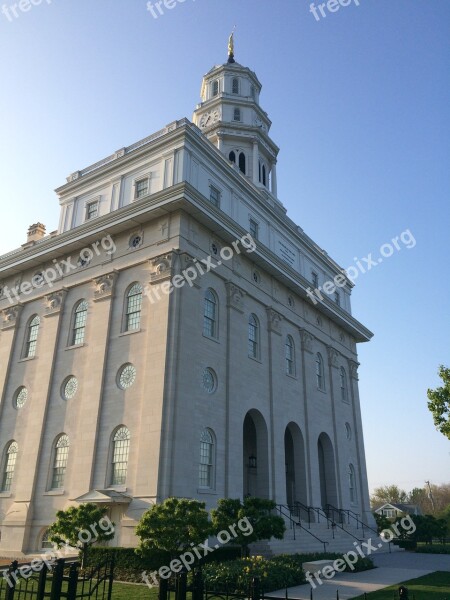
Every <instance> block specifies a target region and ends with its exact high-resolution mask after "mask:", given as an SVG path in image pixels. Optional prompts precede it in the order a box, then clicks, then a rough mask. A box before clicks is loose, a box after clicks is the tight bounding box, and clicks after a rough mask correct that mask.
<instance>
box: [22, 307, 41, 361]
mask: <svg viewBox="0 0 450 600" xmlns="http://www.w3.org/2000/svg"><path fill="white" fill-rule="evenodd" d="M40 324H41V320H40V318H39V317H38V316H37V315H35V316H34V317H33V318H32V319H31V320H30V322H29V324H28V327H27V339H26V343H25V352H24V358H31V357H32V356H35V355H36V346H37V338H38V333H39V325H40Z"/></svg>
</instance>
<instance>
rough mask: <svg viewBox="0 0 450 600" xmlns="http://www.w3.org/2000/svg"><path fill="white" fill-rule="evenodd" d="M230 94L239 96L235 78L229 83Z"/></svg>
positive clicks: (237, 80)
mask: <svg viewBox="0 0 450 600" xmlns="http://www.w3.org/2000/svg"><path fill="white" fill-rule="evenodd" d="M231 93H232V94H239V79H238V78H237V77H233V80H232V83H231Z"/></svg>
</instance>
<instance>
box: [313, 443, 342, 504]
mask: <svg viewBox="0 0 450 600" xmlns="http://www.w3.org/2000/svg"><path fill="white" fill-rule="evenodd" d="M317 451H318V455H319V457H318V458H319V477H320V501H321V504H322V508H323V509H326V507H327V504H331V505H332V506H336V507H337V508H339V506H338V504H339V501H338V495H337V487H336V468H335V462H334V450H333V444H332V443H331V440H330V438H329V436H328V435H327V434H326V433H321V434H320V436H319V440H318V442H317Z"/></svg>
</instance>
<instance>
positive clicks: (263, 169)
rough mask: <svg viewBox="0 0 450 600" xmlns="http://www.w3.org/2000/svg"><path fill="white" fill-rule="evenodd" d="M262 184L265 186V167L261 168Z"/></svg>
mask: <svg viewBox="0 0 450 600" xmlns="http://www.w3.org/2000/svg"><path fill="white" fill-rule="evenodd" d="M262 184H263V185H265V186H267V176H266V165H263V166H262Z"/></svg>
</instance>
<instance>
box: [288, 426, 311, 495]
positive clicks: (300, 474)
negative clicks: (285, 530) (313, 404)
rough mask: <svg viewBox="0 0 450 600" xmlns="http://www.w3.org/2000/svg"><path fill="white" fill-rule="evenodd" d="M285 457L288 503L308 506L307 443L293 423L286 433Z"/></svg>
mask: <svg viewBox="0 0 450 600" xmlns="http://www.w3.org/2000/svg"><path fill="white" fill-rule="evenodd" d="M284 457H285V468H286V502H287V504H288V505H289V506H290V507H293V506H294V505H295V503H296V502H302V503H303V504H307V503H308V494H307V489H306V462H305V458H306V457H305V443H304V441H303V435H302V432H301V430H300V427H299V426H298V425H297V424H296V423H293V422H291V423H289V425H288V426H287V427H286V431H285V432H284Z"/></svg>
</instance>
